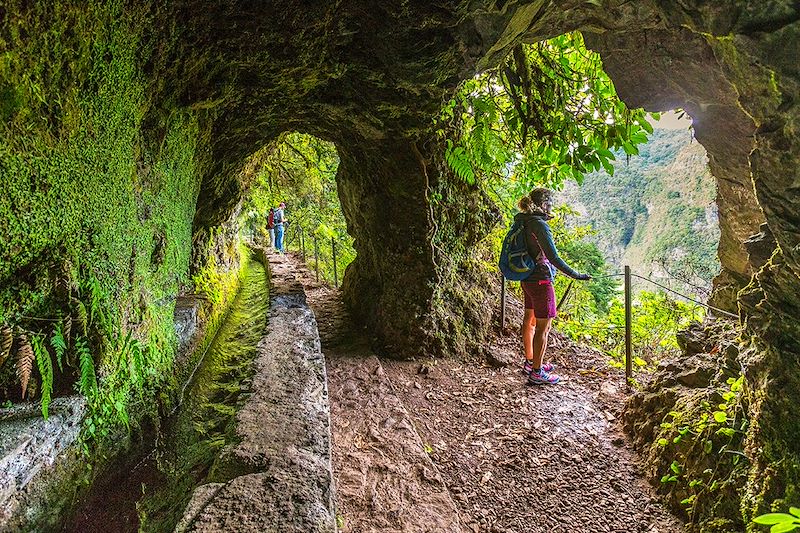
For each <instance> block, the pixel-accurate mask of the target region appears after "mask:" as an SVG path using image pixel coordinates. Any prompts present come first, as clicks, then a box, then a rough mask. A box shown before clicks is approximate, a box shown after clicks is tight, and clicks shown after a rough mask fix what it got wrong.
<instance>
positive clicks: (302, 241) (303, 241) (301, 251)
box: [300, 228, 306, 263]
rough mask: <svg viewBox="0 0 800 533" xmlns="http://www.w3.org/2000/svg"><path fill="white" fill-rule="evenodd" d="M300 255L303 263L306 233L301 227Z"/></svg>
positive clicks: (304, 260) (304, 259)
mask: <svg viewBox="0 0 800 533" xmlns="http://www.w3.org/2000/svg"><path fill="white" fill-rule="evenodd" d="M300 255H301V256H302V257H303V263H305V262H306V234H305V232H304V231H303V228H300Z"/></svg>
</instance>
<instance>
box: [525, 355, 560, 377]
mask: <svg viewBox="0 0 800 533" xmlns="http://www.w3.org/2000/svg"><path fill="white" fill-rule="evenodd" d="M555 369H556V365H554V364H553V363H545V364H543V365H542V370H544V371H545V372H552V371H553V370H555ZM531 372H533V364H531V362H530V361H528V360H527V359H526V360H525V364H524V365H522V373H523V374H525V375H526V376H530V375H531Z"/></svg>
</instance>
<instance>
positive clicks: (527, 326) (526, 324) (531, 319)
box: [522, 309, 537, 361]
mask: <svg viewBox="0 0 800 533" xmlns="http://www.w3.org/2000/svg"><path fill="white" fill-rule="evenodd" d="M535 322H537V320H536V316H535V315H534V314H533V309H525V315H524V316H523V317H522V347H523V349H524V350H525V359H527V360H528V361H533V359H534V353H535V352H534V349H533V337H534V332H533V325H534V323H535Z"/></svg>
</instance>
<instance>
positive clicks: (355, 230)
mask: <svg viewBox="0 0 800 533" xmlns="http://www.w3.org/2000/svg"><path fill="white" fill-rule="evenodd" d="M0 17H1V19H0V20H1V21H2V27H1V28H0V37H1V38H2V39H0V43H2V46H3V47H4V48H5V47H6V46H8V45H9V44H10V50H8V51H7V54H6V55H5V56H4V57H5V58H6V59H5V61H4V62H3V63H2V65H0V95H2V105H0V118H2V120H3V123H4V125H5V126H6V127H5V128H4V129H3V130H2V133H1V134H0V135H2V141H3V144H2V147H0V154H2V160H1V161H0V163H2V167H0V168H2V172H3V174H4V179H3V180H2V181H3V187H7V188H8V191H6V190H5V189H4V190H3V193H4V194H2V195H0V227H2V228H3V235H4V236H5V238H4V239H3V240H2V241H0V306H8V307H9V309H10V311H9V312H8V313H3V316H2V318H3V319H4V320H7V319H9V317H10V316H16V315H15V314H14V313H17V314H27V315H28V316H34V315H33V314H32V313H31V312H27V313H22V312H21V311H26V310H28V307H35V308H36V309H35V311H36V312H37V313H41V314H48V316H49V315H50V314H55V313H56V311H57V310H58V309H60V307H59V306H57V305H46V303H47V302H51V301H53V300H55V299H57V294H56V292H55V291H54V290H52V289H47V288H45V287H50V286H52V285H53V284H54V279H55V278H56V276H55V275H54V271H53V269H51V268H49V265H51V264H53V263H57V264H65V263H69V261H70V260H76V259H78V258H81V259H85V261H83V262H85V263H87V265H84V267H83V270H82V272H83V274H82V275H83V276H86V275H89V273H91V275H94V276H96V277H98V278H99V279H101V281H103V283H104V284H105V286H106V287H113V298H114V299H115V300H116V301H119V302H121V305H122V306H123V309H122V310H121V314H123V315H125V316H127V317H136V316H142V315H146V311H147V307H148V306H152V307H154V308H155V307H157V306H158V305H157V304H155V303H153V302H148V301H147V296H148V295H150V296H152V297H153V298H154V299H155V298H160V299H161V300H162V301H167V300H168V298H169V297H170V296H174V295H175V294H176V293H177V291H178V284H179V280H181V279H185V277H186V275H187V271H188V269H189V267H190V265H191V264H192V262H191V260H190V258H189V253H190V249H191V248H192V245H193V244H194V250H193V251H194V255H195V258H198V257H201V256H202V254H203V253H204V251H205V247H204V246H203V243H205V242H206V241H207V239H206V238H205V237H204V235H208V234H209V229H210V228H213V227H214V226H216V225H218V224H219V223H220V222H222V221H223V220H226V219H227V217H228V216H229V215H230V214H231V213H233V212H234V211H235V207H236V205H237V203H238V202H239V199H240V195H241V184H240V183H239V181H238V180H237V170H238V169H240V168H241V167H242V165H243V164H244V162H245V160H246V159H247V158H248V156H250V155H251V154H253V153H254V152H256V151H257V150H258V149H259V148H261V147H263V146H264V145H265V144H266V143H267V142H269V141H270V140H272V139H274V138H275V137H276V135H278V134H279V133H280V132H282V131H286V130H299V131H303V132H307V133H311V134H314V135H317V136H318V137H321V138H324V139H327V140H331V141H333V142H335V143H336V145H337V149H338V151H339V153H340V154H341V156H342V165H341V167H340V170H339V175H338V177H337V181H338V184H339V190H340V195H341V200H342V204H343V206H344V213H345V216H346V218H347V224H348V229H349V231H350V232H351V233H352V235H353V236H354V238H355V248H356V251H357V253H358V258H357V260H356V261H355V262H354V263H353V264H352V265H351V266H350V268H349V269H348V271H347V272H346V275H345V279H344V285H343V287H344V291H345V299H346V301H347V302H348V303H349V304H350V306H351V307H352V308H353V309H355V310H359V309H360V310H363V312H361V313H360V317H361V318H362V319H363V320H364V321H365V322H366V323H367V324H368V325H369V326H371V327H372V330H373V331H374V332H375V334H376V343H377V344H379V345H381V346H383V347H384V352H385V353H389V354H393V355H400V356H407V355H410V354H412V353H415V352H417V351H419V350H423V351H430V352H438V353H463V352H465V351H467V350H470V349H472V348H474V347H476V346H479V345H480V343H481V341H482V339H483V338H484V336H485V334H486V332H487V330H488V325H489V320H488V319H487V318H486V313H485V312H484V311H482V309H485V308H486V302H487V298H489V296H490V295H491V293H492V291H493V289H492V287H491V284H489V283H488V282H487V279H486V276H485V274H482V273H481V271H480V266H479V264H478V263H477V262H474V261H473V260H472V257H471V253H472V252H473V251H474V250H473V248H474V247H475V246H476V243H478V242H479V240H480V238H481V237H482V236H483V235H485V234H486V233H487V232H488V230H489V227H488V226H489V224H487V223H486V222H484V220H485V218H482V217H483V215H485V213H487V212H491V211H492V207H491V205H490V203H489V202H488V201H487V200H486V199H485V198H484V197H482V196H481V194H480V192H479V191H478V190H477V188H475V187H470V186H467V185H465V184H463V183H461V182H460V180H459V179H458V178H457V177H455V176H453V175H452V173H450V172H449V171H448V170H447V169H446V167H445V166H444V165H442V164H441V159H442V151H443V150H442V146H441V145H440V144H439V142H438V140H437V138H436V135H435V132H434V126H433V125H432V122H431V119H432V117H433V116H434V115H435V114H436V112H437V111H438V109H439V107H440V104H441V102H442V101H443V98H445V97H446V96H447V95H448V94H449V93H450V91H452V90H453V89H454V87H455V86H456V84H457V83H458V82H459V80H461V79H465V78H467V77H469V76H472V75H473V74H474V73H475V72H476V71H478V70H481V69H485V68H490V67H492V66H494V65H496V64H497V63H498V62H499V61H500V59H501V58H502V57H504V55H505V54H506V53H507V52H508V51H509V50H510V49H511V48H512V47H513V46H515V45H516V44H518V43H519V42H522V41H525V42H534V41H537V40H540V39H543V38H547V37H551V36H555V35H558V34H561V33H563V32H565V31H571V30H576V29H579V30H583V31H584V32H585V35H586V37H587V42H588V43H589V45H590V46H591V47H593V48H594V49H596V50H597V51H598V52H600V53H601V55H602V57H603V58H604V61H605V65H606V68H607V70H608V72H609V74H610V76H611V77H612V79H613V80H614V81H615V83H616V85H617V88H618V90H619V93H620V94H621V96H622V97H623V99H624V100H625V101H626V102H628V103H629V104H630V105H642V106H645V107H646V108H648V109H650V110H663V109H668V108H674V107H682V108H684V109H686V110H687V111H688V112H689V114H690V115H691V116H692V118H693V119H694V120H695V128H696V132H697V139H698V140H699V141H700V142H701V143H702V144H703V145H704V146H705V147H706V149H707V151H708V154H709V159H710V161H711V168H712V172H713V174H714V176H715V178H716V179H717V184H718V190H719V199H718V203H719V212H720V226H721V230H722V237H721V241H720V259H721V261H722V265H723V269H724V270H723V273H722V274H721V275H720V277H719V278H718V280H717V281H716V293H715V295H714V298H713V300H714V303H715V304H716V305H717V306H720V307H725V308H727V309H732V310H738V311H740V312H741V318H742V321H743V322H744V323H745V324H746V325H747V330H746V331H747V335H748V337H747V340H746V344H747V349H745V350H743V352H742V353H743V354H744V356H743V361H744V362H745V373H746V376H747V379H748V382H749V383H750V385H751V388H752V390H754V391H758V392H757V393H755V395H756V397H757V398H758V400H757V401H754V402H753V403H752V412H751V417H752V420H753V427H754V428H755V429H754V431H753V432H752V434H751V435H752V440H751V441H750V451H751V452H752V454H753V460H754V464H755V466H754V471H758V472H763V471H765V470H766V466H767V465H769V464H775V463H778V462H780V463H781V464H784V465H789V466H786V467H785V468H786V472H778V471H775V470H774V469H772V470H770V472H769V474H768V475H765V476H755V475H754V476H752V477H751V481H750V486H749V487H748V491H749V493H750V494H752V495H754V496H753V501H752V507H753V508H763V506H762V504H761V503H759V502H761V501H762V500H770V499H774V498H778V497H781V496H782V495H783V493H784V492H785V493H786V497H787V499H791V498H794V501H795V502H796V501H797V498H798V497H800V495H798V492H797V480H798V479H800V467H798V466H797V465H798V464H800V459H799V458H800V435H799V434H798V433H797V432H798V431H800V429H797V428H800V409H797V405H798V404H800V398H798V396H797V393H796V391H800V372H798V370H797V368H798V364H797V363H798V360H800V325H799V324H800V291H798V287H799V286H800V283H798V282H800V219H798V217H797V215H796V213H797V212H798V211H799V209H798V206H797V190H798V187H799V186H800V185H798V179H799V178H798V170H797V169H798V168H799V166H798V160H800V143H798V116H799V115H800V113H798V108H797V106H798V101H800V99H799V98H798V95H799V94H800V91H799V90H798V84H799V83H800V72H798V69H797V57H798V55H800V50H799V49H798V47H799V46H800V44H798V43H799V42H800V39H798V33H800V22H798V20H799V19H800V14H799V13H798V8H797V5H796V3H792V2H777V3H756V2H739V1H733V0H717V1H714V2H699V1H696V0H695V1H692V0H690V1H688V2H671V1H665V2H656V1H643V2H634V3H631V2H611V3H609V2H593V1H592V2H586V1H577V0H574V1H573V0H570V1H566V2H560V3H552V2H543V1H533V2H519V1H502V0H501V1H494V2H492V1H484V0H475V1H471V2H438V3H429V2H388V3H387V2H380V3H375V2H361V3H359V2H350V3H346V4H342V3H330V2H298V1H296V0H282V1H277V2H269V3H259V2H245V1H236V0H234V1H226V2H218V1H209V2H196V1H189V0H182V1H177V2H170V3H168V4H165V3H158V2H148V1H145V0H135V1H132V2H128V3H126V4H125V5H124V8H123V6H122V4H110V5H105V4H103V5H91V6H90V5H87V4H85V3H80V2H73V1H69V0H65V1H59V2H57V3H53V4H51V3H35V2H34V3H30V2H22V1H17V2H12V3H11V4H10V5H9V6H7V7H6V8H5V9H4V10H2V12H1V13H0ZM85 198H86V199H85ZM54 218H56V219H58V220H60V221H63V224H53V219H54ZM190 219H192V220H190ZM762 224H766V228H767V229H768V230H769V231H768V233H769V234H771V235H772V238H774V242H775V244H774V248H773V249H772V251H771V252H770V251H769V250H765V249H763V248H764V246H761V248H760V249H759V250H758V258H755V257H751V256H749V255H748V254H749V252H750V250H751V249H748V247H747V246H746V245H745V242H746V241H748V239H749V237H750V235H753V234H756V233H759V230H760V227H761V225H762ZM126 228H133V230H134V231H130V232H128V231H126ZM456 229H457V230H456ZM192 233H193V234H194V237H195V238H194V240H192V239H191V235H192ZM766 234H767V233H765V235H766ZM762 244H764V245H765V246H767V248H769V247H770V246H771V241H769V240H768V239H767V240H764V241H763V243H762ZM767 255H768V256H769V259H768V260H767V261H766V263H764V257H766V256H767ZM453 257H455V259H452V258H453ZM196 263H197V262H196ZM31 295H33V296H31ZM153 295H155V296H153ZM25 298H27V300H26V299H25ZM24 301H28V302H29V303H30V306H27V307H26V305H27V304H25V305H23V304H20V303H19V302H24ZM140 301H144V304H143V305H144V307H145V309H144V310H142V309H135V308H136V306H137V305H138V302H140ZM131 302H136V303H131ZM12 311H13V313H12ZM171 315H172V313H163V312H162V313H160V314H159V316H170V317H171ZM36 316H39V315H36ZM159 320H163V319H159ZM465 324H466V326H465ZM143 327H145V326H143ZM153 329H158V328H157V327H156V326H154V327H153ZM146 333H147V332H144V333H143V337H146V336H147V335H146ZM787 391H788V392H787ZM763 442H769V443H772V444H771V445H770V446H767V447H763V446H759V443H763ZM791 465H795V466H791ZM787 480H789V481H787ZM784 489H785V490H784ZM756 495H758V497H756Z"/></svg>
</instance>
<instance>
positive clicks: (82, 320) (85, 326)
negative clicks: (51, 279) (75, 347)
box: [72, 298, 89, 337]
mask: <svg viewBox="0 0 800 533" xmlns="http://www.w3.org/2000/svg"><path fill="white" fill-rule="evenodd" d="M72 303H73V304H74V305H75V313H76V314H77V315H78V324H80V326H81V330H83V336H84V337H87V336H88V335H89V334H88V330H89V316H88V313H87V312H86V306H85V305H83V302H82V301H80V300H78V299H77V298H73V299H72Z"/></svg>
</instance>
